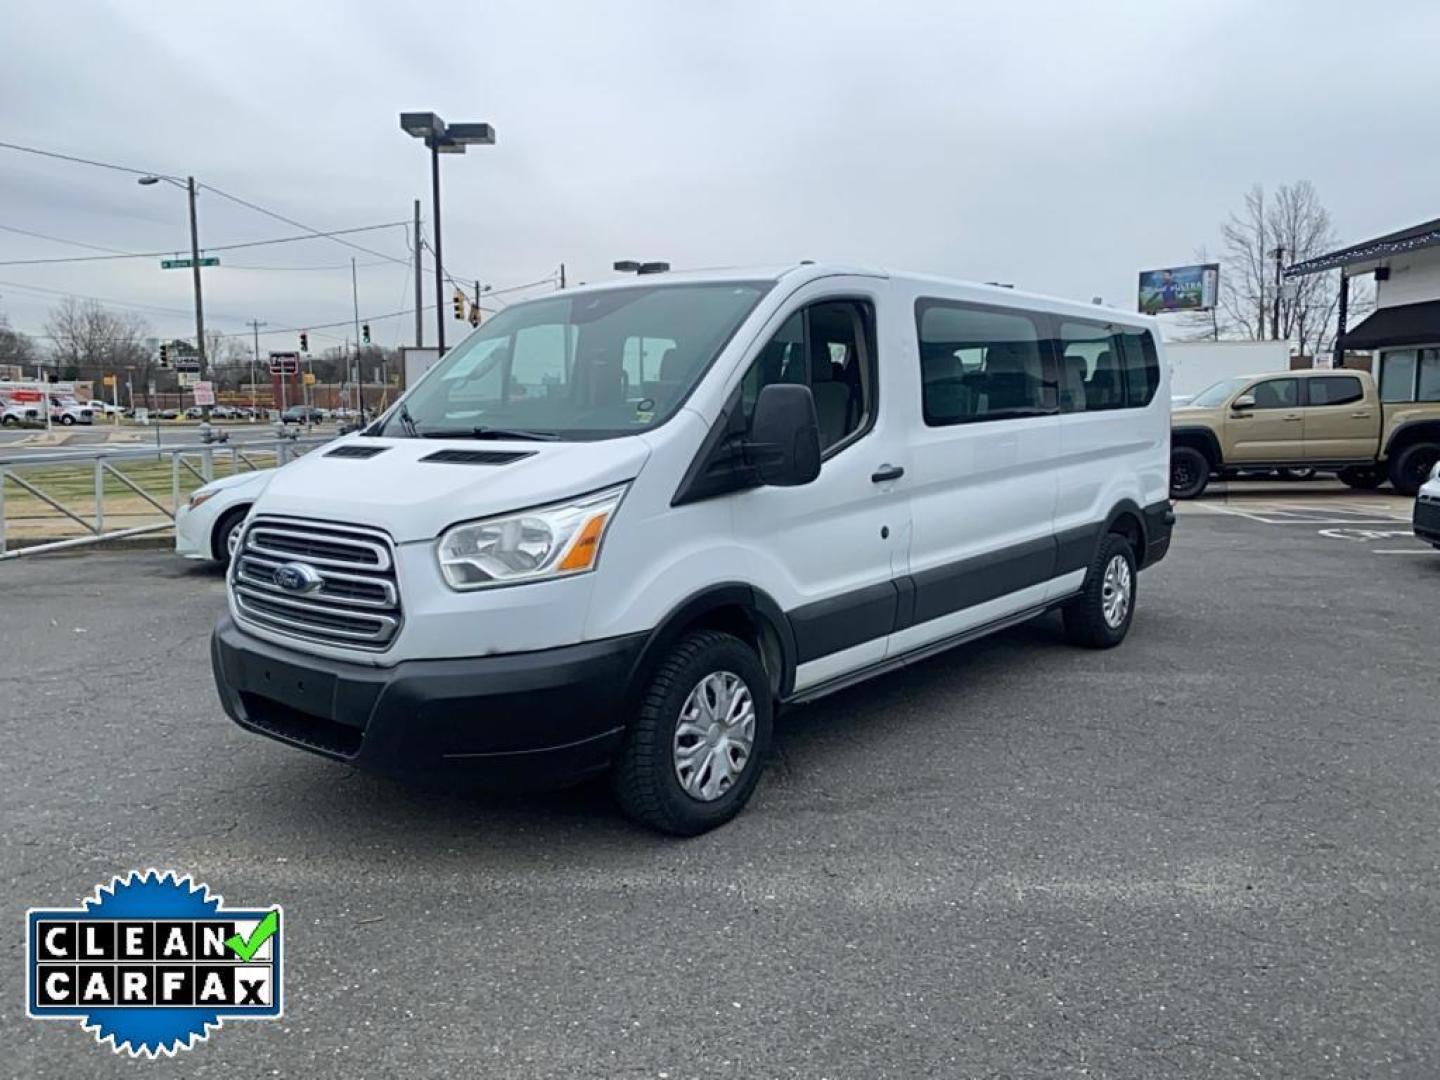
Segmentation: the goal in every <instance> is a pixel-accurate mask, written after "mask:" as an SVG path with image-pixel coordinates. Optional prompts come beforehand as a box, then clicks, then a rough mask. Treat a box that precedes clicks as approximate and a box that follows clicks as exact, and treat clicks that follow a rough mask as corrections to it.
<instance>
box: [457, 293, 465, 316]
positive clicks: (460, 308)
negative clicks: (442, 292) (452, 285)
mask: <svg viewBox="0 0 1440 1080" xmlns="http://www.w3.org/2000/svg"><path fill="white" fill-rule="evenodd" d="M455 318H457V319H460V320H464V318H465V294H464V293H463V292H461V291H460V290H459V289H456V290H455Z"/></svg>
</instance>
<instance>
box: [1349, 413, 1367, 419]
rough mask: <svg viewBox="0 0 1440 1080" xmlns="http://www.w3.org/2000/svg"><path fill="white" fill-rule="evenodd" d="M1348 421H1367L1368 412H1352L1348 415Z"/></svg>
mask: <svg viewBox="0 0 1440 1080" xmlns="http://www.w3.org/2000/svg"><path fill="white" fill-rule="evenodd" d="M1350 419H1351V420H1369V419H1370V414H1369V413H1368V412H1352V413H1351V414H1350Z"/></svg>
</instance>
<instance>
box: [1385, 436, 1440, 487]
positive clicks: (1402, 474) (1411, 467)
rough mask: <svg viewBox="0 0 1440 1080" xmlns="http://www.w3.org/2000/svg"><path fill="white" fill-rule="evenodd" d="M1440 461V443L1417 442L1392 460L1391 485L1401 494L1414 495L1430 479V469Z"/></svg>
mask: <svg viewBox="0 0 1440 1080" xmlns="http://www.w3.org/2000/svg"><path fill="white" fill-rule="evenodd" d="M1437 461H1440V445H1437V444H1436V443H1416V444H1415V445H1414V446H1408V447H1406V448H1405V449H1404V450H1402V451H1400V454H1399V456H1398V457H1395V458H1392V459H1391V461H1390V486H1391V487H1393V488H1394V489H1395V490H1396V491H1398V492H1399V493H1400V494H1401V495H1414V494H1415V493H1416V492H1417V491H1419V490H1420V488H1421V486H1422V485H1424V483H1425V481H1426V480H1429V479H1430V470H1431V469H1433V468H1435V462H1437Z"/></svg>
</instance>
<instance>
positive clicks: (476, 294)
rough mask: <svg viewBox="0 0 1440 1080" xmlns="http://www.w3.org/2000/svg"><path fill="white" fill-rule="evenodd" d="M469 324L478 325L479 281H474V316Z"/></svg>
mask: <svg viewBox="0 0 1440 1080" xmlns="http://www.w3.org/2000/svg"><path fill="white" fill-rule="evenodd" d="M470 325H471V326H479V325H480V282H478V281H477V282H475V318H474V319H473V320H471V323H470Z"/></svg>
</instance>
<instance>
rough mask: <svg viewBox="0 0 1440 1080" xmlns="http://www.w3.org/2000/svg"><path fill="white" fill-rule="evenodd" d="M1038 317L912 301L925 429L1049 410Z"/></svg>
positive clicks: (1049, 365) (1049, 383)
mask: <svg viewBox="0 0 1440 1080" xmlns="http://www.w3.org/2000/svg"><path fill="white" fill-rule="evenodd" d="M1042 318H1043V317H1042V316H1040V315H1036V314H1033V313H1030V312H1025V311H1016V310H1013V309H1010V308H995V307H986V306H981V305H977V304H963V303H958V302H955V301H950V300H928V299H922V300H919V301H917V302H916V304H915V321H916V327H917V330H918V333H919V339H920V373H921V382H922V391H921V393H922V399H923V405H924V412H925V423H926V424H928V425H929V426H931V427H942V426H944V425H947V424H965V423H973V422H976V421H983V420H1008V419H1016V418H1020V417H1026V416H1043V415H1046V414H1049V413H1052V412H1054V411H1055V408H1056V402H1055V392H1054V383H1053V379H1052V378H1047V371H1049V370H1053V362H1052V361H1051V360H1050V355H1049V343H1048V341H1047V340H1046V338H1047V335H1046V334H1045V333H1044V331H1043V329H1042V327H1043V322H1042Z"/></svg>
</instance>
